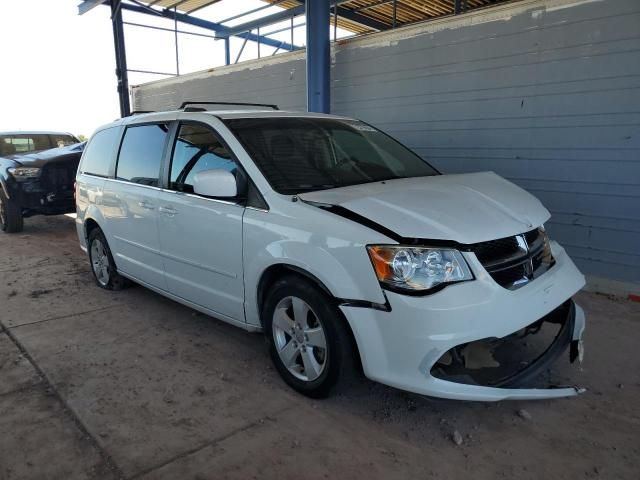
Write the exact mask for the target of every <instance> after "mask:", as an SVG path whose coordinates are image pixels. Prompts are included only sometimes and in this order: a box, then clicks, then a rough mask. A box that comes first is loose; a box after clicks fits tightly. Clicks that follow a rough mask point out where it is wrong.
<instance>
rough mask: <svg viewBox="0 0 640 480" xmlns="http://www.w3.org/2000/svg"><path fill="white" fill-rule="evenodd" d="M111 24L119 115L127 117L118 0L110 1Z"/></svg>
mask: <svg viewBox="0 0 640 480" xmlns="http://www.w3.org/2000/svg"><path fill="white" fill-rule="evenodd" d="M111 22H112V24H113V43H114V47H115V54H116V77H117V78H118V97H119V100H120V115H121V116H123V117H127V116H129V114H131V103H130V101H129V76H128V72H127V53H126V50H125V43H124V28H123V26H122V9H121V8H120V0H111Z"/></svg>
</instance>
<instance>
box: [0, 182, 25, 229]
mask: <svg viewBox="0 0 640 480" xmlns="http://www.w3.org/2000/svg"><path fill="white" fill-rule="evenodd" d="M23 228H24V219H23V218H22V209H21V208H20V205H17V204H16V203H15V202H14V201H13V200H11V199H9V198H7V197H6V196H5V194H4V190H3V189H2V188H0V230H2V231H3V232H5V233H18V232H21V231H22V229H23Z"/></svg>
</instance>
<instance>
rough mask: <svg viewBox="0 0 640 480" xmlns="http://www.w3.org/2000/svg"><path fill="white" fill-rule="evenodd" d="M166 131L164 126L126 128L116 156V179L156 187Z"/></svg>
mask: <svg viewBox="0 0 640 480" xmlns="http://www.w3.org/2000/svg"><path fill="white" fill-rule="evenodd" d="M167 130H168V128H167V125H165V124H155V125H140V126H138V127H129V128H127V130H126V131H125V133H124V139H123V140H122V146H121V147H120V155H119V156H118V167H117V171H116V178H118V179H120V180H127V181H129V182H133V183H140V184H142V185H151V186H154V187H157V186H158V177H159V176H160V164H161V163H162V152H163V150H164V144H165V141H166V139H167Z"/></svg>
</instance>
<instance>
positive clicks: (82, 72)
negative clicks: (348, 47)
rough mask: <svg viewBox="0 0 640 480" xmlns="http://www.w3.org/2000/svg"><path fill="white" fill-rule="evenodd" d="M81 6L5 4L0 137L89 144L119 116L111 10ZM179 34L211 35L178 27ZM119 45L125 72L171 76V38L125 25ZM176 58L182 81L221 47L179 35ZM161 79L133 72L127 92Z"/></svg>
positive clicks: (228, 5)
mask: <svg viewBox="0 0 640 480" xmlns="http://www.w3.org/2000/svg"><path fill="white" fill-rule="evenodd" d="M79 3H80V0H12V1H8V0H3V2H2V15H0V45H2V49H3V58H4V62H3V65H2V69H1V72H0V73H1V74H0V92H1V93H0V95H1V96H0V105H1V107H0V130H56V131H58V130H59V131H68V132H71V133H73V134H75V135H85V136H90V135H91V133H92V132H93V131H94V130H95V129H96V128H97V127H99V126H100V125H103V124H105V123H109V122H111V121H113V120H114V119H116V118H118V117H119V116H120V111H119V107H118V96H117V92H116V76H115V56H114V48H113V35H112V30H111V20H110V10H109V8H108V7H105V6H100V7H96V8H94V9H93V10H91V11H90V12H88V13H86V14H85V15H82V16H80V15H78V8H77V6H78V4H79ZM263 5H264V3H263V2H261V1H260V0H221V1H220V2H218V3H217V4H215V5H212V6H210V7H207V8H205V9H203V10H200V11H198V12H197V13H195V14H194V15H196V16H198V17H201V18H205V19H207V20H212V21H220V20H224V19H226V18H229V17H231V16H234V15H235V14H237V13H240V12H246V11H249V10H252V9H254V8H257V7H260V6H263ZM279 10H280V8H279V7H270V8H268V9H266V10H263V11H261V12H258V13H255V14H253V15H249V16H246V17H243V18H239V19H236V20H231V21H228V22H226V23H225V25H229V26H232V25H236V24H239V23H244V22H247V21H249V20H252V19H254V18H257V17H260V16H263V15H268V14H272V13H275V12H277V11H279ZM124 20H125V22H132V23H143V24H148V25H155V26H159V27H165V28H174V22H173V21H170V20H165V19H156V18H155V17H151V16H149V15H140V14H136V13H132V12H124ZM294 24H295V25H302V26H300V27H299V28H296V29H294V42H295V43H296V45H299V46H304V44H305V35H306V32H305V28H304V26H303V24H304V15H302V16H299V17H296V18H295V19H294ZM289 25H290V21H286V22H282V23H279V24H274V25H271V26H268V27H263V29H262V30H261V33H262V34H264V32H265V31H266V32H269V31H274V30H278V29H280V28H281V27H284V26H289ZM178 29H179V30H184V31H190V32H197V33H202V34H207V35H212V32H210V31H207V30H202V29H199V28H196V27H192V26H189V25H185V24H181V23H179V24H178ZM254 33H255V31H254ZM337 34H338V38H343V37H345V36H347V35H349V32H346V31H342V30H340V29H338V32H337ZM290 35H291V33H290V31H285V32H281V33H278V34H274V35H273V36H272V37H271V38H274V39H278V40H285V41H287V42H289V41H290ZM332 35H333V32H332ZM125 40H126V44H127V64H128V68H129V69H133V70H152V71H155V72H164V73H167V74H175V73H176V57H175V43H174V42H175V35H174V33H173V32H166V31H158V30H151V29H147V28H141V27H137V26H132V25H125ZM242 43H243V41H242V39H239V38H232V41H231V59H232V62H233V61H235V59H236V57H237V55H238V53H239V51H240V49H241V46H242ZM273 50H274V49H273V48H271V47H266V46H264V45H262V46H261V49H260V53H261V55H263V56H264V55H270V54H271V53H273ZM257 54H258V52H257V45H256V44H255V43H253V42H248V43H247V45H246V47H245V48H244V50H243V51H242V55H241V57H240V60H239V61H240V62H242V61H245V60H249V59H252V58H257ZM178 56H179V63H180V73H181V74H185V73H189V72H194V71H199V70H204V69H208V68H212V67H216V66H222V65H223V64H224V42H223V41H222V40H214V39H212V38H206V37H198V36H192V35H188V34H179V35H178ZM160 78H166V76H162V75H149V74H141V73H133V72H132V73H130V74H129V84H130V85H136V84H141V83H145V82H148V81H151V80H157V79H160Z"/></svg>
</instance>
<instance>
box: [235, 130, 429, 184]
mask: <svg viewBox="0 0 640 480" xmlns="http://www.w3.org/2000/svg"><path fill="white" fill-rule="evenodd" d="M225 123H226V125H227V126H228V127H229V129H231V131H232V132H233V133H234V135H235V136H236V137H237V138H238V140H239V141H240V143H242V145H243V146H244V148H245V149H246V150H247V152H248V153H249V155H250V156H251V157H252V159H253V161H254V162H255V163H256V165H257V166H258V168H260V170H261V171H262V173H263V175H264V176H265V177H266V179H267V181H268V182H269V183H270V184H271V186H272V187H273V189H274V190H275V191H277V192H278V193H282V194H295V193H302V192H309V191H314V190H325V189H329V188H337V187H346V186H349V185H357V184H362V183H370V182H378V181H381V180H390V179H395V178H408V177H424V176H430V175H438V172H437V171H436V170H435V169H434V168H433V167H431V166H430V165H429V164H428V163H426V162H425V161H424V160H422V159H421V158H420V157H418V156H417V155H416V154H415V153H413V152H412V151H411V150H409V149H408V148H406V147H404V146H403V145H401V144H400V143H398V142H397V141H395V140H394V139H392V138H391V137H389V136H388V135H386V134H384V133H382V132H380V131H379V130H376V129H375V128H373V127H371V126H370V125H367V124H366V123H363V122H360V121H357V120H334V119H325V118H300V117H298V118H282V117H280V118H278V117H270V118H239V119H228V120H225Z"/></svg>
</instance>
